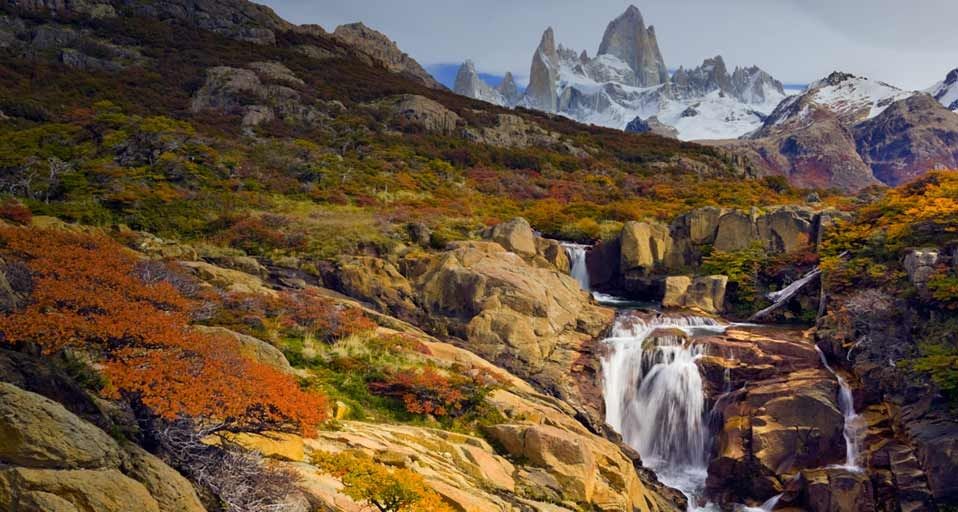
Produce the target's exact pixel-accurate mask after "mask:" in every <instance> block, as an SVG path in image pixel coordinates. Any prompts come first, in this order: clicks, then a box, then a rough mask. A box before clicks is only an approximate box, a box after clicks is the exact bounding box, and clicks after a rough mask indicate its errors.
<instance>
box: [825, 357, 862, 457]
mask: <svg viewBox="0 0 958 512" xmlns="http://www.w3.org/2000/svg"><path fill="white" fill-rule="evenodd" d="M815 350H816V351H818V357H819V358H821V360H822V365H824V366H825V369H827V370H828V371H829V372H830V373H831V374H832V375H834V376H835V380H837V381H838V408H839V409H840V410H841V412H842V416H844V417H845V426H844V428H843V429H842V434H843V435H844V437H845V464H844V465H843V466H840V467H842V468H845V469H848V470H849V471H861V470H862V468H861V466H859V465H858V454H859V451H860V449H861V448H860V443H861V438H862V435H863V434H864V433H865V427H866V425H865V419H864V418H862V417H861V416H859V415H858V413H856V412H855V399H854V397H853V396H852V388H851V386H849V385H848V382H847V381H846V380H845V379H844V377H842V376H841V375H839V374H838V372H836V371H835V370H833V369H832V367H831V366H830V365H829V364H828V360H827V359H825V353H824V352H822V349H820V348H818V346H817V345H816V346H815Z"/></svg>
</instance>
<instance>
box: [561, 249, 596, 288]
mask: <svg viewBox="0 0 958 512" xmlns="http://www.w3.org/2000/svg"><path fill="white" fill-rule="evenodd" d="M562 247H563V248H564V249H565V252H566V254H567V255H568V256H569V265H570V266H571V270H570V272H569V273H570V274H572V277H574V278H575V280H576V281H578V282H579V286H581V287H582V289H583V290H585V291H589V290H590V288H591V285H590V284H589V268H588V267H587V266H586V261H585V257H586V250H587V249H588V248H589V246H588V245H583V244H573V243H563V244H562Z"/></svg>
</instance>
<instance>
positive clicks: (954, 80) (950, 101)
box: [925, 68, 958, 112]
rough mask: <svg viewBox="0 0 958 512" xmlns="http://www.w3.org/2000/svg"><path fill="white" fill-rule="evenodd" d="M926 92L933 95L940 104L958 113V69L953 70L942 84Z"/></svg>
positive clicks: (939, 83)
mask: <svg viewBox="0 0 958 512" xmlns="http://www.w3.org/2000/svg"><path fill="white" fill-rule="evenodd" d="M925 92H927V93H928V94H931V95H932V96H933V97H934V98H935V99H936V100H938V102H939V103H941V104H942V105H944V106H945V108H947V109H949V110H951V111H952V112H958V68H956V69H953V70H951V72H949V73H948V76H946V77H945V79H944V80H943V81H941V82H938V83H937V84H935V85H933V86H932V87H931V88H929V89H927V90H926V91H925Z"/></svg>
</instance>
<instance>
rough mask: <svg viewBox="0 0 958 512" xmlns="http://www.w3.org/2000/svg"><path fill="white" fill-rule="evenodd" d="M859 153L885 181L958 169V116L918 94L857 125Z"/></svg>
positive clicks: (876, 175) (855, 132)
mask: <svg viewBox="0 0 958 512" xmlns="http://www.w3.org/2000/svg"><path fill="white" fill-rule="evenodd" d="M853 133H854V136H855V141H856V146H857V149H858V153H859V154H860V155H861V156H862V160H864V162H865V164H867V165H868V166H869V167H871V170H872V172H873V173H874V174H875V177H876V178H878V179H879V180H881V182H882V183H885V184H888V185H892V186H894V185H898V184H901V183H905V182H907V181H909V180H911V179H913V178H915V177H917V176H920V175H921V174H923V173H925V172H926V171H929V170H931V169H943V168H944V169H955V168H958V115H955V113H953V112H951V111H949V110H948V109H947V108H945V107H944V106H942V104H940V103H938V102H937V101H935V99H934V98H932V97H930V96H926V95H924V94H919V95H916V96H912V97H911V98H907V99H905V100H902V101H898V102H895V103H893V104H892V105H891V106H889V107H888V108H887V109H885V111H884V112H882V113H881V114H880V115H878V116H877V117H875V118H873V119H869V120H868V121H865V122H863V123H861V124H858V125H857V126H855V128H854V132H853Z"/></svg>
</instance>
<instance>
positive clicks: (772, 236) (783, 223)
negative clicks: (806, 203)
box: [756, 206, 817, 254]
mask: <svg viewBox="0 0 958 512" xmlns="http://www.w3.org/2000/svg"><path fill="white" fill-rule="evenodd" d="M816 217H817V215H815V214H814V213H813V212H812V211H811V210H809V209H808V208H802V207H797V206H783V207H780V208H774V209H771V210H770V211H768V212H767V213H766V214H765V215H762V216H759V217H757V219H756V226H757V231H758V236H759V238H760V239H761V241H762V244H763V245H764V246H765V248H766V249H767V250H769V251H770V252H774V253H786V254H790V253H793V252H797V251H800V250H802V249H804V248H806V247H808V246H809V244H810V243H812V242H814V241H815V239H814V234H815V219H816Z"/></svg>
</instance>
